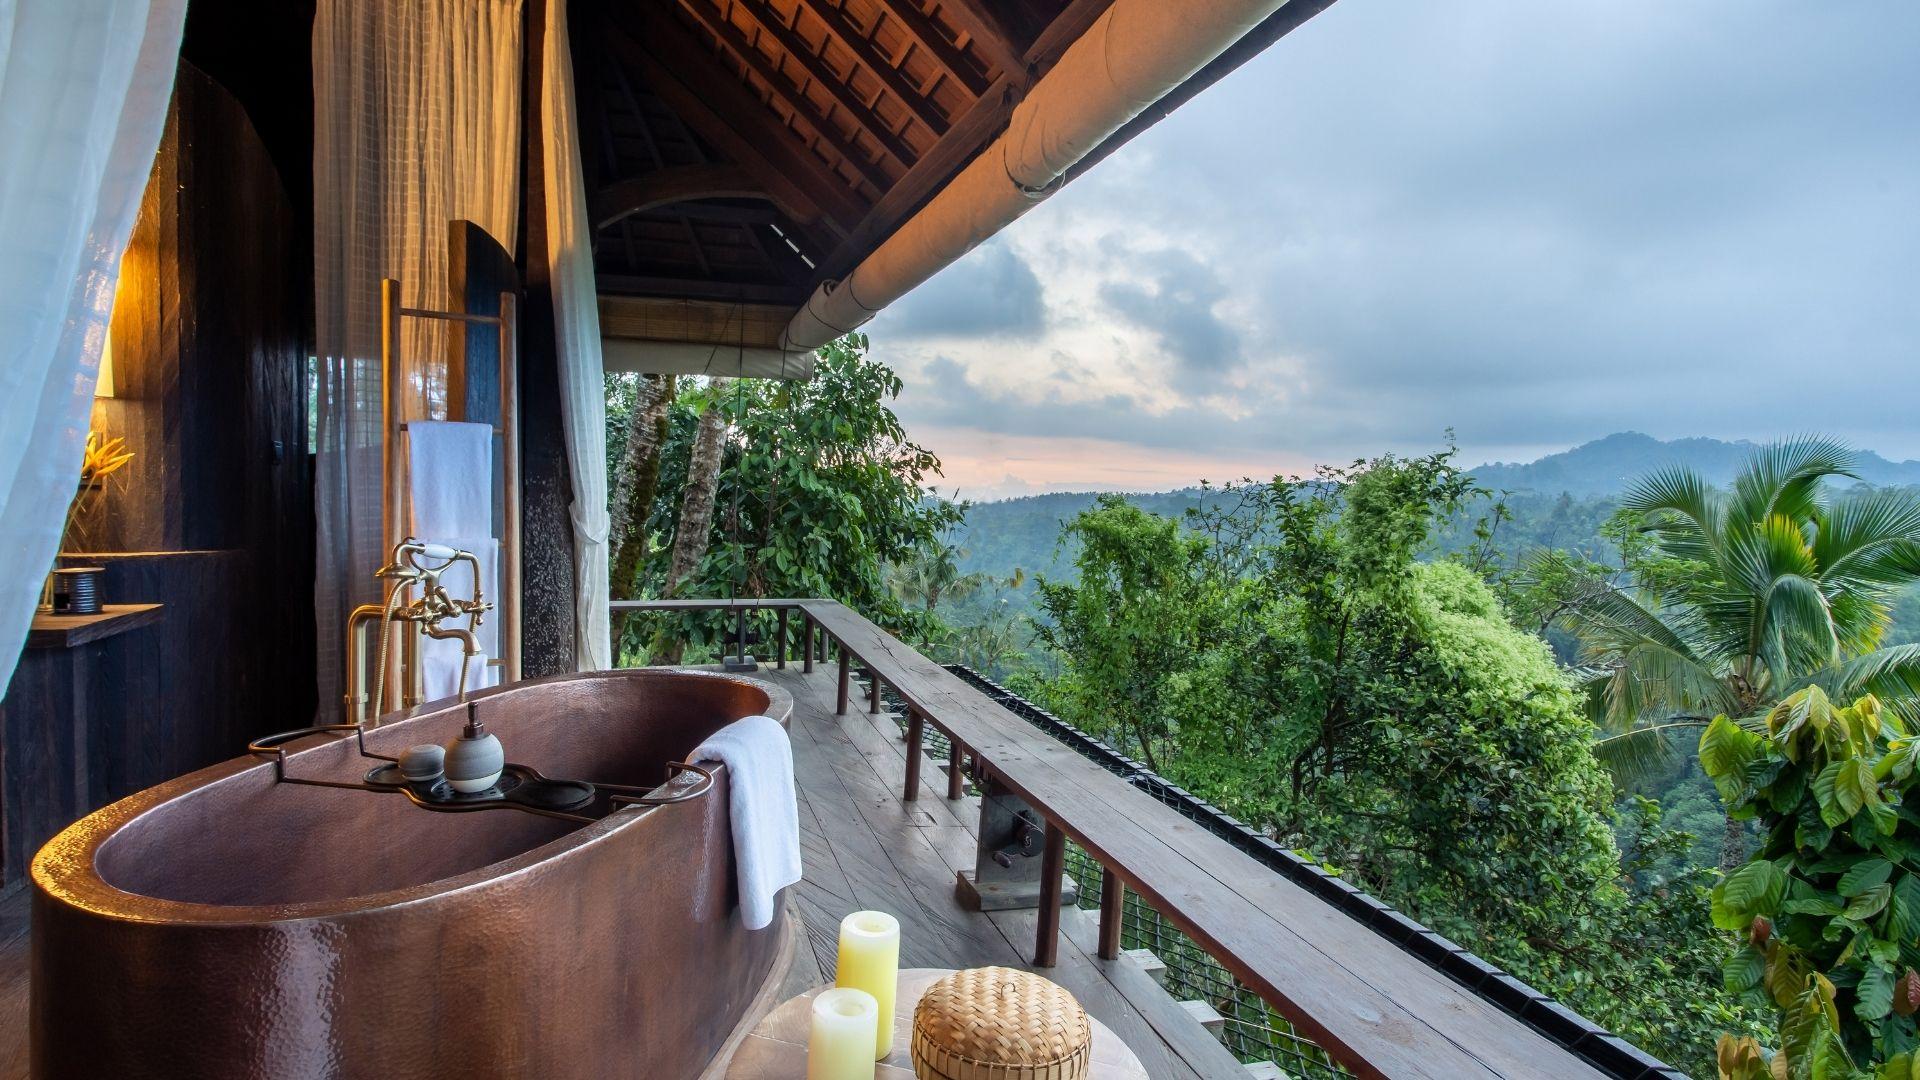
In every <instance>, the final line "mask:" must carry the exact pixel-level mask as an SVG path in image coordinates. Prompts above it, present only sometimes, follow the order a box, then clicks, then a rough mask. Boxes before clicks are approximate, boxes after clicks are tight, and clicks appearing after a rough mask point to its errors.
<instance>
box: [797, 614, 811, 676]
mask: <svg viewBox="0 0 1920 1080" xmlns="http://www.w3.org/2000/svg"><path fill="white" fill-rule="evenodd" d="M800 632H801V634H802V635H803V636H804V643H805V645H806V649H805V654H804V655H803V656H802V657H801V667H800V670H801V671H804V672H806V673H807V674H809V675H811V674H813V616H811V615H809V614H807V613H806V612H804V611H803V612H801V613H800Z"/></svg>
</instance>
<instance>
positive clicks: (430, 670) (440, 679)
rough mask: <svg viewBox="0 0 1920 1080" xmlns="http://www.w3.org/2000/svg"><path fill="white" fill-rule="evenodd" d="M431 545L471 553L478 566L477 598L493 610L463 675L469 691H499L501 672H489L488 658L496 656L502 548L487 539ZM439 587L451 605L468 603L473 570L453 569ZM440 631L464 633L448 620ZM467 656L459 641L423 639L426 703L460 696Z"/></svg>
mask: <svg viewBox="0 0 1920 1080" xmlns="http://www.w3.org/2000/svg"><path fill="white" fill-rule="evenodd" d="M432 542H433V543H437V544H445V545H447V546H448V547H452V548H458V549H459V550H461V551H471V552H473V557H474V559H475V560H476V561H477V562H479V564H480V584H481V589H482V592H481V595H482V596H483V597H484V598H485V599H486V600H487V601H488V602H490V603H492V604H493V610H492V611H489V612H487V613H486V615H485V616H484V621H483V622H482V623H481V624H480V632H479V633H478V634H476V635H474V636H475V637H477V638H478V639H479V641H480V655H478V656H476V657H474V658H473V659H472V660H470V661H468V663H469V664H471V665H472V666H471V667H470V668H469V669H468V672H467V690H468V691H474V690H478V689H480V688H481V687H483V686H497V685H499V683H500V669H499V668H497V667H490V666H488V664H487V658H488V657H492V656H498V655H500V647H499V642H500V588H499V583H500V574H499V569H498V568H499V565H500V542H499V541H498V540H495V539H493V538H491V537H480V538H478V539H473V540H462V539H458V538H453V539H439V540H434V541H432ZM440 584H441V585H442V586H445V588H446V590H447V594H448V595H450V596H452V597H453V598H454V599H455V600H466V599H470V598H471V597H472V596H473V567H471V566H468V565H467V564H466V563H465V562H458V563H455V564H453V565H452V566H450V567H448V568H447V570H446V572H445V573H443V574H441V575H440ZM444 625H445V626H447V627H449V628H453V627H459V628H465V627H466V625H467V620H465V619H450V620H448V621H447V622H446V623H445V624H444ZM465 655H466V645H465V644H464V643H463V642H461V641H460V640H459V639H458V638H430V637H423V638H422V639H421V641H420V678H421V683H422V688H423V690H424V691H425V693H426V698H425V700H427V701H438V700H439V699H441V698H445V697H452V696H453V695H455V694H457V693H459V692H460V660H461V658H462V657H463V656H465Z"/></svg>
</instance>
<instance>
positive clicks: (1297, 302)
mask: <svg viewBox="0 0 1920 1080" xmlns="http://www.w3.org/2000/svg"><path fill="white" fill-rule="evenodd" d="M1782 25H1792V26H1794V27H1795V31H1794V33H1792V34H1781V33H1780V32H1779V27H1780V26H1782ZM1916 38H1920V4H1911V3H1900V2H1897V0H1865V2H1861V3H1855V4H1832V5H1820V6H1818V7H1817V8H1816V9H1808V8H1806V6H1805V5H1795V4H1790V3H1788V2H1787V0H1698V2H1696V3H1688V4H1672V3H1667V2H1664V0H1563V2H1561V3H1555V4H1541V3H1538V2H1537V0H1469V2H1467V3H1462V4H1432V3H1428V2H1424V0H1369V2H1368V3H1364V4H1361V3H1352V4H1335V5H1333V6H1331V7H1330V8H1328V9H1327V10H1326V11H1325V12H1324V13H1322V14H1320V15H1318V16H1316V17H1315V18H1314V19H1312V20H1310V21H1309V22H1308V23H1307V24H1305V25H1304V26H1303V27H1301V28H1300V29H1299V30H1296V31H1295V32H1293V33H1292V34H1290V35H1288V36H1287V37H1286V38H1284V39H1282V40H1281V41H1280V42H1279V43H1278V44H1276V45H1275V46H1274V47H1272V48H1271V49H1269V50H1268V51H1267V52H1266V53H1265V54H1263V55H1262V56H1260V57H1258V58H1256V59H1255V60H1253V61H1251V62H1250V63H1248V64H1247V65H1246V66H1245V67H1244V68H1242V69H1241V70H1240V71H1239V72H1237V73H1235V74H1234V75H1232V76H1230V77H1228V78H1227V79H1226V80H1224V81H1222V82H1221V83H1220V84H1218V85H1216V86H1215V87H1213V88H1211V89H1209V90H1208V91H1206V92H1205V93H1203V94H1201V95H1199V96H1198V97H1197V98H1195V99H1194V100H1193V101H1191V102H1189V103H1187V104H1186V105H1184V106H1182V107H1181V108H1180V109H1179V110H1177V111H1176V112H1175V113H1174V114H1173V115H1172V116H1171V117H1170V118H1168V119H1167V120H1165V121H1163V122H1162V123H1160V124H1159V125H1157V126H1155V127H1154V128H1153V129H1151V130H1149V131H1148V132H1146V133H1144V134H1143V135H1142V136H1140V137H1139V138H1137V139H1135V140H1134V141H1133V142H1131V143H1129V144H1128V145H1127V146H1126V147H1125V148H1123V149H1122V150H1121V151H1120V152H1119V153H1118V154H1116V155H1114V156H1113V157H1112V158H1110V159H1108V160H1107V161H1105V162H1103V163H1102V164H1101V165H1099V166H1098V167H1097V168H1095V169H1093V170H1091V171H1090V172H1089V173H1087V174H1086V175H1085V176H1083V177H1081V178H1079V179H1077V180H1076V181H1075V182H1074V183H1072V184H1070V185H1068V186H1067V187H1066V188H1065V189H1064V190H1062V191H1061V192H1060V193H1059V194H1058V195H1056V196H1054V197H1053V198H1052V199H1050V200H1048V202H1047V203H1046V204H1045V205H1043V206H1041V207H1039V208H1037V209H1036V210H1035V211H1034V212H1033V213H1031V214H1029V215H1028V216H1027V217H1026V218H1025V219H1023V220H1022V221H1020V222H1018V223H1016V224H1015V225H1014V226H1013V227H1011V228H1010V229H1009V230H1007V232H1005V233H1004V234H1002V236H1001V237H999V238H997V239H996V240H995V241H993V242H992V244H990V245H988V246H987V247H984V248H983V249H982V251H981V252H977V253H976V254H975V255H974V256H972V257H970V259H969V260H967V261H963V262H962V263H961V264H959V265H957V266H955V267H954V268H952V269H951V270H949V271H947V272H946V273H944V274H942V275H941V276H940V277H937V278H936V279H935V280H934V281H933V282H930V283H929V284H928V285H927V286H924V287H923V289H922V290H921V291H920V292H919V293H916V294H915V295H914V296H912V297H909V299H908V301H907V302H906V304H905V305H903V307H902V310H901V311H900V312H897V313H889V314H888V315H886V316H883V319H882V320H876V324H875V330H874V339H875V344H876V347H877V348H879V349H881V350H882V352H881V355H882V356H883V357H884V358H888V359H890V360H891V361H892V362H895V363H897V364H898V366H899V367H900V369H901V370H902V372H903V374H904V375H905V376H906V377H907V380H908V385H907V390H906V392H905V393H904V394H903V395H902V399H901V402H900V407H901V410H902V413H903V415H904V416H906V417H907V418H908V420H909V422H910V423H913V424H921V425H925V426H927V427H929V428H930V429H934V430H938V431H940V432H941V433H942V435H941V437H942V438H947V439H951V440H952V445H954V446H960V445H962V444H964V445H966V446H968V447H970V448H973V449H970V450H969V453H973V452H974V450H978V451H979V453H978V454H977V455H976V456H978V457H979V459H980V460H981V461H982V462H990V461H991V460H993V459H994V455H993V454H992V453H990V452H989V451H988V450H985V449H981V448H983V447H986V446H988V444H990V443H991V442H992V441H993V440H1002V441H1007V440H1025V441H1024V442H1022V443H1021V445H1022V446H1023V447H1026V450H1024V451H1023V452H1022V454H1019V455H1011V456H1010V459H1009V460H1010V464H1008V465H1007V466H1006V468H1005V470H1004V471H1001V472H991V473H982V474H981V475H983V476H987V477H989V478H990V479H991V480H993V481H994V482H998V481H1000V480H1002V479H1003V478H1004V475H1005V473H1006V472H1012V473H1013V474H1014V475H1015V476H1016V477H1021V476H1024V475H1025V474H1023V473H1022V472H1021V471H1020V470H1021V469H1022V468H1026V467H1029V466H1028V465H1026V464H1024V463H1026V462H1033V461H1040V460H1042V459H1043V458H1044V460H1045V462H1046V465H1045V468H1046V469H1047V470H1048V477H1049V479H1047V480H1046V481H1045V482H1046V483H1049V484H1052V483H1055V482H1056V480H1057V479H1058V478H1059V477H1060V476H1062V475H1063V470H1065V469H1066V468H1067V464H1066V459H1065V458H1064V456H1062V455H1042V454H1039V453H1038V452H1037V451H1035V450H1034V449H1033V446H1032V445H1030V444H1032V443H1033V441H1034V440H1045V439H1054V440H1056V441H1057V442H1058V444H1059V445H1061V446H1062V447H1065V446H1066V445H1068V443H1069V442H1072V444H1073V445H1074V446H1075V447H1077V448H1078V449H1079V450H1081V451H1084V452H1086V453H1088V454H1090V455H1095V456H1091V457H1089V458H1088V459H1087V460H1086V462H1085V469H1086V473H1087V475H1088V476H1093V475H1095V474H1104V473H1105V472H1106V471H1110V466H1111V464H1112V461H1113V460H1119V459H1125V460H1128V461H1133V462H1141V461H1148V460H1180V461H1192V462H1194V463H1195V465H1194V467H1195V468H1198V469H1203V470H1205V471H1207V472H1209V473H1210V474H1212V475H1228V474H1229V473H1228V471H1227V470H1226V469H1225V468H1223V469H1222V470H1221V471H1217V472H1216V471H1214V470H1212V469H1211V467H1209V466H1207V465H1206V462H1208V461H1218V462H1220V463H1221V464H1222V465H1223V466H1231V465H1236V464H1239V463H1244V462H1248V461H1252V462H1256V463H1257V462H1261V461H1273V462H1275V463H1282V462H1290V461H1299V460H1303V459H1304V460H1318V461H1341V460H1346V459H1350V458H1352V457H1355V456H1360V455H1366V454H1373V453H1377V452H1380V451H1382V450H1388V449H1393V450H1422V449H1430V448H1432V447H1433V446H1434V445H1435V444H1437V443H1438V442H1439V441H1440V439H1441V438H1442V437H1443V433H1444V431H1445V430H1446V429H1447V428H1449V427H1451V428H1453V429H1455V430H1456V431H1457V432H1458V435H1459V438H1460V441H1461V444H1462V449H1463V454H1464V455H1465V456H1466V457H1467V458H1469V459H1471V460H1482V459H1487V458H1493V457H1508V458H1511V457H1518V456H1523V455H1526V456H1531V455H1532V454H1534V453H1537V452H1538V450H1539V449H1542V448H1552V447H1564V446H1569V445H1572V444H1575V443H1578V442H1582V441H1585V440H1587V439H1591V438H1596V437H1599V436H1601V435H1605V434H1608V433H1610V432H1614V431H1621V430H1629V429H1631V430H1638V431H1647V432H1649V433H1651V434H1654V435H1656V436H1660V437H1674V436H1681V435H1713V436H1718V437H1723V438H1751V439H1756V440H1758V439H1766V438H1769V437H1773V436H1776V435H1779V434H1783V433H1789V432H1796V431H1805V430H1818V431H1826V432H1831V433H1834V434H1836V435H1839V436H1842V437H1844V438H1847V439H1849V440H1851V441H1853V442H1855V443H1857V444H1859V445H1862V446H1863V447H1867V448H1871V449H1875V450H1878V451H1880V452H1882V453H1884V454H1886V455H1888V456H1889V457H1895V458H1906V457H1916V456H1920V425H1916V424H1914V423H1913V422H1912V421H1911V420H1910V419H1909V418H1910V417H1911V416H1913V415H1916V414H1920V380H1915V379H1913V378H1912V377H1911V370H1912V366H1913V362H1914V350H1915V346H1914V343H1915V342H1916V341H1920V304H1915V303H1913V302H1912V294H1913V289H1914V284H1915V282H1916V281H1920V213H1916V212H1915V210H1916V208H1920V110H1916V109H1913V108H1912V107H1911V104H1910V103H1911V102H1913V101H1916V100H1920V65H1916V64H1913V63H1912V60H1911V42H1912V41H1914V40H1915V39H1916ZM949 276H953V277H954V280H953V281H952V282H949V281H948V277H949ZM1016 281H1017V282H1018V284H1014V283H1015V282H1016ZM994 282H999V284H993V283H994ZM923 296H924V297H925V298H927V299H925V300H924V303H925V304H926V305H927V306H925V307H922V306H920V305H921V304H922V303H923ZM941 297H947V298H948V299H945V300H940V298H941ZM1022 299H1024V302H1025V303H1026V304H1027V305H1028V306H1026V307H1022V306H1020V303H1019V302H1016V301H1021V300H1022ZM936 300H940V302H938V303H936V302H935V301H936ZM1863 403H1864V404H1863ZM1075 440H1077V441H1075ZM930 445H932V447H933V449H935V450H936V451H942V450H943V447H942V446H941V445H940V444H939V443H937V442H932V443H930ZM982 467H983V468H985V467H987V466H986V465H983V466H982ZM1031 467H1032V468H1036V469H1038V468H1040V467H1041V466H1039V465H1033V466H1031Z"/></svg>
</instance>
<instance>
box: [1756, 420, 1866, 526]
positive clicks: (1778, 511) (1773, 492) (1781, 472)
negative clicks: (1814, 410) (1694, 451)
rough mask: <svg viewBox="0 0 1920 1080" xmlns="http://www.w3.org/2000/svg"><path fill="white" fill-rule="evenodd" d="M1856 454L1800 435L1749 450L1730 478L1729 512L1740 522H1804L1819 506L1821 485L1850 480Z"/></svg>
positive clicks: (1822, 504) (1833, 443)
mask: <svg viewBox="0 0 1920 1080" xmlns="http://www.w3.org/2000/svg"><path fill="white" fill-rule="evenodd" d="M1859 467H1860V455H1859V454H1858V453H1856V452H1855V451H1854V450H1852V449H1851V448H1849V447H1847V446H1846V445H1845V444H1843V443H1840V442H1836V441H1835V440H1833V439H1828V438H1825V437H1822V436H1818V435H1800V436H1795V437H1793V438H1790V439H1782V440H1780V441H1779V442H1773V443H1768V444H1767V445H1765V446H1762V447H1759V448H1758V449H1756V450H1754V452H1753V453H1752V455H1750V456H1749V457H1748V458H1747V461H1746V463H1745V464H1744V465H1743V466H1742V467H1741V469H1740V472H1739V474H1738V475H1737V476H1735V477H1734V480H1733V510H1734V512H1735V513H1736V514H1738V515H1739V516H1740V517H1741V518H1742V519H1744V520H1746V521H1755V522H1758V521H1765V520H1766V519H1768V518H1770V517H1773V516H1775V515H1784V516H1786V517H1788V518H1791V519H1793V520H1795V521H1804V520H1806V519H1808V518H1811V517H1813V516H1814V515H1815V514H1816V513H1818V512H1819V511H1821V510H1823V509H1824V508H1825V501H1824V500H1825V497H1826V491H1825V484H1824V481H1825V480H1826V479H1827V478H1828V477H1832V476H1849V477H1851V476H1855V475H1856V473H1857V471H1858V469H1859Z"/></svg>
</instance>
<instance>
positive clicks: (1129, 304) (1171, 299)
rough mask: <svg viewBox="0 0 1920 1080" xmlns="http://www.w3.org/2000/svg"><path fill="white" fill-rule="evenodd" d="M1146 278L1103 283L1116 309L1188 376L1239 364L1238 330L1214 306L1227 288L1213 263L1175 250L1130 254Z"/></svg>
mask: <svg viewBox="0 0 1920 1080" xmlns="http://www.w3.org/2000/svg"><path fill="white" fill-rule="evenodd" d="M1127 258H1128V260H1129V261H1130V262H1132V263H1134V265H1135V266H1136V267H1137V269H1138V271H1139V273H1140V274H1141V276H1142V278H1144V281H1140V280H1114V281H1107V282H1104V283H1103V284H1102V285H1101V286H1100V299H1101V300H1102V301H1103V302H1104V303H1105V304H1106V306H1107V307H1108V308H1109V309H1110V310H1111V311H1112V313H1113V314H1114V315H1116V316H1118V317H1120V318H1122V319H1124V320H1126V321H1128V322H1130V323H1132V324H1133V325H1135V326H1137V327H1139V328H1141V329H1143V330H1146V331H1148V332H1150V333H1151V334H1152V335H1153V336H1154V338H1155V339H1156V340H1157V341H1158V343H1159V345H1160V348H1161V349H1162V350H1164V351H1165V352H1167V353H1169V354H1171V355H1172V356H1174V357H1175V358H1176V359H1177V360H1178V361H1179V362H1180V365H1181V366H1182V368H1183V369H1184V370H1185V372H1186V373H1187V374H1191V375H1203V376H1204V375H1209V374H1214V373H1217V372H1221V371H1227V370H1231V369H1232V368H1235V367H1237V366H1239V363H1240V359H1241V352H1240V337H1239V334H1238V333H1237V332H1236V331H1235V330H1234V329H1233V328H1232V327H1231V326H1229V325H1228V324H1227V322H1226V320H1225V319H1223V318H1222V317H1221V316H1220V315H1219V314H1218V313H1217V312H1216V311H1215V310H1214V309H1215V305H1217V304H1219V303H1220V302H1221V301H1222V300H1224V299H1226V297H1227V289H1226V286H1225V285H1224V284H1223V283H1222V282H1221V281H1220V276H1219V274H1218V273H1217V272H1216V271H1215V270H1214V269H1213V268H1212V267H1210V266H1208V265H1206V264H1205V263H1202V262H1201V261H1200V260H1198V259H1196V258H1194V257H1193V256H1192V255H1191V254H1189V253H1187V252H1185V251H1181V250H1179V249H1177V248H1166V249H1161V250H1158V251H1148V252H1138V253H1132V252H1130V253H1128V256H1127Z"/></svg>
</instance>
